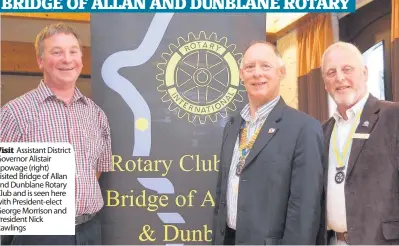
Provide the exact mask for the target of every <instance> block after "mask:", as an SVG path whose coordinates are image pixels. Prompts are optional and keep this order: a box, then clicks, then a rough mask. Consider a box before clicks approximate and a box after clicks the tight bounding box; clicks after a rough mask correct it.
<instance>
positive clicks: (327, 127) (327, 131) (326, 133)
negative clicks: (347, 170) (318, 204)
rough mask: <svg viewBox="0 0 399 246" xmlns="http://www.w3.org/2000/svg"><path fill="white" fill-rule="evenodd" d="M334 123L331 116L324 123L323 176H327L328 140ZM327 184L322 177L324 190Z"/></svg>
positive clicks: (326, 180)
mask: <svg viewBox="0 0 399 246" xmlns="http://www.w3.org/2000/svg"><path fill="white" fill-rule="evenodd" d="M334 125H335V119H334V118H331V120H330V121H328V123H327V124H326V125H325V128H324V131H323V132H324V136H325V137H324V153H325V155H324V158H325V163H326V166H325V175H326V176H325V177H328V166H329V158H330V141H331V134H332V131H333V129H334ZM327 184H328V179H327V178H325V179H324V187H325V190H327Z"/></svg>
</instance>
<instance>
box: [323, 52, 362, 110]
mask: <svg viewBox="0 0 399 246" xmlns="http://www.w3.org/2000/svg"><path fill="white" fill-rule="evenodd" d="M359 58H360V57H359V55H357V54H354V51H352V50H350V49H347V48H344V47H336V48H333V49H332V50H330V51H329V52H328V53H327V54H326V55H325V58H324V64H323V78H324V82H325V88H326V90H327V92H328V93H329V94H330V95H331V97H332V98H333V99H334V101H335V103H336V104H337V105H338V107H340V108H343V109H344V110H347V109H349V108H351V107H352V106H353V105H355V104H356V103H357V102H358V101H359V100H360V99H361V98H362V97H363V96H364V95H365V94H366V92H367V67H366V66H364V65H363V64H362V62H361V60H360V59H359Z"/></svg>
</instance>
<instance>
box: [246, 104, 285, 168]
mask: <svg viewBox="0 0 399 246" xmlns="http://www.w3.org/2000/svg"><path fill="white" fill-rule="evenodd" d="M286 106H287V105H286V104H285V102H284V100H283V99H282V98H280V100H279V101H278V103H277V104H276V106H275V107H274V108H273V109H272V111H271V112H270V114H269V116H268V117H267V119H266V121H265V123H264V124H263V126H262V129H261V130H260V132H259V135H258V137H257V138H256V140H255V143H254V146H253V147H252V149H251V151H250V152H249V154H248V156H247V158H246V159H245V166H244V168H246V167H247V166H248V165H250V164H251V162H252V161H253V160H254V159H255V157H256V156H257V155H258V154H259V153H260V151H261V150H262V149H263V148H265V147H266V145H267V144H268V143H269V142H270V140H271V139H272V138H273V136H274V135H276V133H277V131H278V122H279V121H280V120H281V117H282V113H283V110H284V108H285V107H286Z"/></svg>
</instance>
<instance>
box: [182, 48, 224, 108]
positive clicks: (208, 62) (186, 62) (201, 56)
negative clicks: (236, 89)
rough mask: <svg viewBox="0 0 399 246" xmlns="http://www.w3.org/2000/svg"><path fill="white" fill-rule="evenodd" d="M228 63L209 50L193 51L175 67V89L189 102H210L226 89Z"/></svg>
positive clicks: (221, 95)
mask: <svg viewBox="0 0 399 246" xmlns="http://www.w3.org/2000/svg"><path fill="white" fill-rule="evenodd" d="M228 86H229V69H228V65H227V64H226V62H224V60H223V59H222V58H220V57H219V56H218V55H217V54H214V53H212V52H210V51H202V50H200V51H195V52H193V53H191V54H189V55H187V56H186V57H185V58H184V59H182V60H180V62H179V63H178V64H177V69H176V89H177V91H178V93H179V94H180V95H181V96H182V97H183V98H184V99H186V100H188V101H189V102H192V103H195V104H201V105H205V104H211V103H213V102H215V101H217V100H219V99H221V98H222V97H223V96H224V95H225V94H226V93H227V90H228Z"/></svg>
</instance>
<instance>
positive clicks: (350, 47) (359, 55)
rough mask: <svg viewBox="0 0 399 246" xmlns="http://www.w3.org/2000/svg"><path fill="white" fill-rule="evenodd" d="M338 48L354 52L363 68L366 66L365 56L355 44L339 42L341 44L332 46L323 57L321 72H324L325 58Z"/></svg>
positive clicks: (337, 43)
mask: <svg viewBox="0 0 399 246" xmlns="http://www.w3.org/2000/svg"><path fill="white" fill-rule="evenodd" d="M336 48H341V49H346V50H348V51H350V52H352V53H353V54H354V55H355V56H356V58H357V59H358V60H359V62H360V64H361V65H362V66H365V65H366V63H365V61H364V57H363V54H362V53H361V52H360V50H359V49H358V48H357V47H356V46H355V45H354V44H351V43H347V42H342V41H339V42H336V43H334V44H332V45H330V46H329V47H328V48H327V49H326V50H325V51H324V53H323V56H322V57H321V71H324V62H325V61H324V60H325V57H326V56H327V54H328V53H329V52H331V51H332V50H333V49H336Z"/></svg>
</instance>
